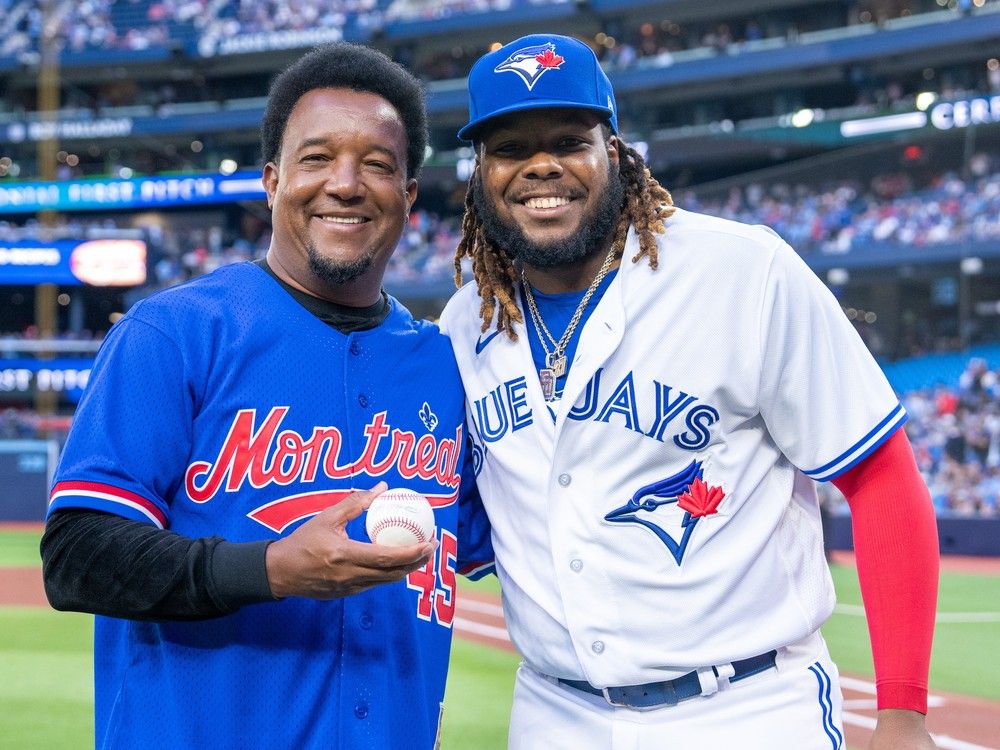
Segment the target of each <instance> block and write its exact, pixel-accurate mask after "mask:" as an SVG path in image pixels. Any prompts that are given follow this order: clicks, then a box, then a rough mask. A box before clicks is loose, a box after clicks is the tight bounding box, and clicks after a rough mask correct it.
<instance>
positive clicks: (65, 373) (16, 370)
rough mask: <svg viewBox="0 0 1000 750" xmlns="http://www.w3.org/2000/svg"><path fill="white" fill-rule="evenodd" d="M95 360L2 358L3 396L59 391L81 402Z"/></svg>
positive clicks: (0, 381) (0, 365)
mask: <svg viewBox="0 0 1000 750" xmlns="http://www.w3.org/2000/svg"><path fill="white" fill-rule="evenodd" d="M93 365H94V360H93V359H79V358H74V359H68V358H66V359H28V358H23V359H0V396H2V395H7V396H17V395H21V396H32V395H34V394H36V393H40V392H51V393H58V394H59V395H60V396H63V397H65V398H66V399H68V400H70V401H72V402H74V403H75V402H77V401H79V400H80V396H82V395H83V389H84V388H85V387H86V386H87V381H88V380H90V368H91V367H93Z"/></svg>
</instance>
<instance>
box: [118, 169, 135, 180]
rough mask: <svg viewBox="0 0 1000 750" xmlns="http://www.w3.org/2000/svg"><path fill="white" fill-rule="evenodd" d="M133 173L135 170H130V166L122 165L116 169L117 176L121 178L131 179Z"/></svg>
mask: <svg viewBox="0 0 1000 750" xmlns="http://www.w3.org/2000/svg"><path fill="white" fill-rule="evenodd" d="M134 174H135V172H133V171H132V168H131V167H122V168H121V169H119V170H118V176H119V177H121V178H122V179H123V180H130V179H132V175H134Z"/></svg>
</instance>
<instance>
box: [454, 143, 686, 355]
mask: <svg viewBox="0 0 1000 750" xmlns="http://www.w3.org/2000/svg"><path fill="white" fill-rule="evenodd" d="M618 178H619V179H620V180H621V183H622V185H623V187H624V188H625V191H624V192H625V202H624V205H623V206H622V215H621V219H620V220H619V222H618V226H617V229H616V232H615V240H614V241H615V242H616V244H618V246H619V247H622V248H624V246H625V234H626V233H627V232H628V227H629V225H630V224H631V225H632V226H634V227H635V231H636V235H637V236H638V238H639V252H637V253H636V254H635V256H634V257H633V258H632V262H633V263H637V262H638V261H639V260H640V259H642V258H643V257H645V258H647V259H648V262H649V266H650V268H654V269H655V268H656V267H657V264H658V262H659V258H658V257H657V248H656V238H655V236H654V234H662V233H663V232H664V231H665V230H664V226H663V222H664V220H666V219H668V218H670V216H671V215H672V214H673V212H674V210H675V209H674V201H673V198H671V196H670V192H669V191H667V190H666V188H664V187H662V186H661V185H660V183H658V182H657V181H656V179H655V178H654V177H653V175H652V174H650V172H649V167H647V166H646V162H645V161H644V160H643V158H642V155H641V154H639V152H638V151H636V150H635V149H634V148H632V147H631V146H629V145H627V144H626V143H625V142H624V141H621V140H619V141H618ZM478 179H480V167H479V160H478V159H477V160H476V168H475V171H474V172H473V174H472V177H471V179H470V180H469V186H468V188H467V189H466V192H465V215H464V216H463V218H462V237H461V239H460V240H459V243H458V247H457V248H456V250H455V286H457V287H460V286H462V259H463V258H471V259H472V275H473V277H474V278H475V281H476V284H477V286H478V287H479V298H480V305H479V317H480V318H481V319H482V321H483V323H482V328H481V330H482V332H483V333H485V332H486V331H487V330H488V329H489V327H490V324H491V323H492V322H493V317H494V315H495V316H496V317H497V326H496V327H497V330H498V331H506V332H507V335H508V336H509V337H510V339H511V340H512V341H517V334H516V333H515V332H514V323H523V322H524V316H523V315H522V314H521V310H520V308H519V307H518V306H517V302H516V301H515V299H514V296H515V295H514V289H515V286H516V285H517V282H518V280H519V279H520V273H519V271H518V270H517V268H516V267H515V266H514V263H513V261H512V260H511V259H510V257H509V256H508V255H507V254H506V253H505V252H504V251H503V250H501V249H500V248H499V247H497V246H496V245H495V244H494V243H493V242H491V241H490V240H489V239H488V238H487V237H486V234H485V232H483V224H482V221H481V220H480V218H479V216H478V214H477V213H476V208H475V199H474V197H473V196H474V187H473V186H474V184H475V181H476V180H478Z"/></svg>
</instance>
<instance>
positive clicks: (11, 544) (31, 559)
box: [0, 531, 42, 567]
mask: <svg viewBox="0 0 1000 750" xmlns="http://www.w3.org/2000/svg"><path fill="white" fill-rule="evenodd" d="M39 539H41V534H38V533H36V532H34V531H0V567H11V566H21V565H41V562H42V561H41V558H40V557H39V555H38V540H39Z"/></svg>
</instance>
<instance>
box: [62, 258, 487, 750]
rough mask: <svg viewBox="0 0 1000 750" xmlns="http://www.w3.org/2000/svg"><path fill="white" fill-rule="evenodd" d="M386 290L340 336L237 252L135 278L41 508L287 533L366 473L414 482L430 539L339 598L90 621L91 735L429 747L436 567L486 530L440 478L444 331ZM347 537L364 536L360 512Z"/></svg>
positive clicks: (208, 531)
mask: <svg viewBox="0 0 1000 750" xmlns="http://www.w3.org/2000/svg"><path fill="white" fill-rule="evenodd" d="M391 304H392V311H391V313H390V315H389V317H388V318H387V319H386V320H385V321H384V322H383V323H382V324H381V325H380V326H378V327H377V328H375V329H372V330H368V331H363V332H357V333H352V334H349V335H345V334H341V333H339V332H338V331H336V330H334V329H332V328H330V327H329V326H327V325H326V324H324V323H323V322H321V321H320V320H318V319H317V318H316V317H314V316H313V315H312V314H310V313H309V312H308V311H306V310H305V309H304V308H302V307H301V306H300V305H299V304H298V303H297V302H296V301H295V300H294V299H293V298H292V297H291V296H289V295H288V293H286V292H285V291H284V290H283V289H282V288H281V287H280V286H279V285H278V284H277V283H276V282H275V281H274V280H273V279H272V278H271V277H270V276H268V275H267V273H266V272H265V271H264V270H263V269H261V268H258V267H257V266H255V265H253V264H239V265H235V266H228V267H225V268H222V269H220V270H218V271H216V272H214V273H212V274H209V275H208V276H205V277H202V278H200V279H197V280H195V281H193V282H190V283H188V284H185V285H182V286H179V287H175V288H173V289H170V290H167V291H164V292H161V293H159V294H156V295H153V296H152V297H150V298H148V299H146V300H144V301H143V302H141V303H139V304H138V305H136V306H135V307H134V308H133V309H132V310H131V311H130V312H129V313H128V314H127V315H126V316H125V317H124V318H123V319H122V320H121V321H119V322H118V323H117V324H116V325H115V326H114V327H113V328H112V329H111V332H110V333H109V334H108V337H107V339H106V341H105V343H104V345H103V347H102V349H101V351H100V353H99V355H98V357H97V361H96V363H95V366H94V369H93V373H92V377H91V381H90V384H89V386H88V388H87V391H86V393H85V395H84V398H83V400H82V401H81V403H80V408H79V410H78V411H77V415H76V418H75V420H74V425H73V429H72V430H71V432H70V435H69V440H68V442H67V444H66V448H65V452H64V454H63V457H62V461H61V463H60V465H59V469H58V472H57V476H56V482H55V486H54V488H53V493H52V504H51V509H50V512H51V510H55V509H59V508H69V507H80V508H93V509H96V510H101V511H106V512H109V513H114V514H118V515H121V516H124V517H127V518H132V519H135V520H138V521H142V522H146V523H151V524H154V525H156V526H159V527H163V528H169V529H172V530H173V531H176V532H178V533H180V534H183V535H186V536H189V537H202V536H210V535H218V536H222V537H224V538H226V539H228V540H230V541H235V542H244V541H253V540H260V539H272V538H277V537H279V536H282V535H285V534H289V533H291V532H292V531H293V530H294V529H295V528H296V527H297V526H298V525H300V522H301V521H303V520H304V519H306V518H308V517H310V516H311V515H314V514H315V513H317V512H318V511H319V510H321V509H322V508H324V507H327V506H329V505H331V504H333V503H335V502H338V501H339V500H340V499H342V498H343V497H344V496H346V494H348V493H349V491H351V490H352V489H359V488H360V489H367V488H369V487H371V486H372V485H374V484H375V483H376V482H377V481H378V480H379V479H384V480H385V481H386V482H388V484H389V486H390V487H408V488H411V489H414V490H417V491H419V492H421V493H423V494H424V495H426V496H427V497H428V498H429V499H431V501H432V503H433V504H434V506H435V520H436V522H437V533H438V538H439V542H440V546H439V548H438V554H437V556H436V558H435V560H434V561H433V562H432V563H431V564H429V565H428V567H427V568H426V569H424V570H423V571H418V572H417V573H415V574H411V575H410V577H409V578H408V579H407V580H404V581H401V582H398V583H396V584H391V585H386V586H380V587H376V588H375V589H373V590H370V591H367V592H365V593H363V594H360V595H357V596H352V597H349V598H346V599H341V600H335V601H329V602H326V601H315V600H310V599H303V598H296V597H292V598H288V599H285V600H283V601H280V602H273V603H266V604H258V605H251V606H246V607H244V608H243V609H241V610H240V611H238V612H236V613H234V614H232V615H228V616H225V617H221V618H217V619H213V620H204V621H199V622H138V621H130V620H121V619H115V618H106V617H98V618H97V622H96V632H95V681H96V696H95V698H96V710H95V713H96V732H97V746H98V747H102V748H130V749H134V748H154V747H155V748H164V747H187V748H209V747H215V748H249V747H258V748H324V749H328V748H411V747H412V748H421V749H422V750H426V749H427V748H430V747H431V746H432V745H433V741H434V736H435V732H436V729H437V724H438V717H439V705H440V702H441V701H442V700H443V697H444V684H445V673H446V666H447V660H448V652H449V647H450V643H451V625H452V622H453V618H454V612H455V573H456V570H457V569H458V568H460V567H462V566H463V565H465V564H466V561H468V560H482V559H491V558H492V552H491V551H490V550H489V549H488V539H487V540H486V541H484V542H482V546H483V547H484V548H482V549H481V548H479V546H478V545H479V543H478V542H475V543H473V542H470V543H469V544H468V545H466V540H467V539H468V540H472V539H477V540H479V539H485V538H487V537H488V530H487V528H486V522H485V520H483V519H484V518H485V517H484V516H481V515H480V513H481V511H480V510H479V507H480V506H479V504H478V498H477V497H475V498H474V497H473V496H474V495H475V493H474V491H473V492H471V493H469V492H466V493H463V495H462V496H461V499H460V495H459V489H460V477H461V474H462V467H463V463H464V460H465V451H464V445H465V435H464V428H463V416H464V415H463V393H462V388H461V385H460V381H459V377H458V371H457V368H456V365H455V362H454V358H453V355H452V352H451V348H450V346H449V344H448V341H447V339H445V338H444V337H443V336H442V335H441V334H440V333H439V332H438V330H437V329H436V328H435V327H434V326H432V325H430V324H427V323H424V322H418V321H414V320H413V318H412V317H411V316H410V314H409V312H408V311H407V310H406V309H405V308H403V307H402V306H401V305H400V304H399V303H398V302H396V301H395V300H392V301H391ZM469 484H470V485H471V483H469ZM460 515H461V518H460ZM460 528H461V529H462V532H461V535H462V537H463V538H462V542H463V546H462V548H461V549H459V547H458V537H459V529H460ZM348 533H349V534H350V536H351V537H352V538H356V539H361V540H364V541H367V536H366V534H365V530H364V516H362V517H361V518H358V519H355V520H354V521H352V522H351V523H350V524H349V526H348Z"/></svg>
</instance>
